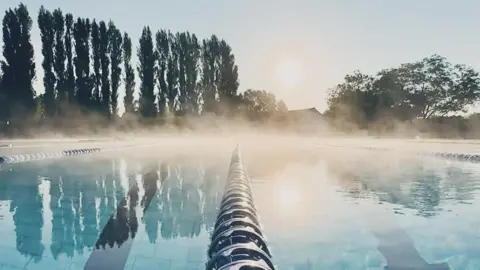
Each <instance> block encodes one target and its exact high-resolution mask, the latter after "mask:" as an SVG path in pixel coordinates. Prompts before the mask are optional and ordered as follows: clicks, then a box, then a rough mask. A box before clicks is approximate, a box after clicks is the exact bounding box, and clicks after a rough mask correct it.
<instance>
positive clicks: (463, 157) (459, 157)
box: [324, 144, 480, 163]
mask: <svg viewBox="0 0 480 270" xmlns="http://www.w3.org/2000/svg"><path fill="white" fill-rule="evenodd" d="M324 146H327V147H334V148H348V149H352V148H353V149H359V150H370V151H377V152H393V151H395V150H394V149H391V148H386V147H373V146H343V145H332V144H325V145H324ZM397 152H401V153H406V154H413V155H417V156H427V157H438V158H443V159H448V160H455V161H466V162H472V163H480V155H476V154H462V153H448V152H424V151H405V150H398V151H397Z"/></svg>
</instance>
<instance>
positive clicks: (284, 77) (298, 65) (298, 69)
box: [275, 58, 303, 88]
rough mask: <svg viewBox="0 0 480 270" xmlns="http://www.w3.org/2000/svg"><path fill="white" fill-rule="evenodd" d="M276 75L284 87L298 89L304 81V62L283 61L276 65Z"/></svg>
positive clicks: (292, 59) (295, 60) (291, 59)
mask: <svg viewBox="0 0 480 270" xmlns="http://www.w3.org/2000/svg"><path fill="white" fill-rule="evenodd" d="M275 75H276V79H277V81H278V82H279V83H280V84H281V85H282V86H285V87H288V88H292V87H296V86H298V85H299V84H300V82H301V81H302V79H303V66H302V62H300V61H299V60H297V59H294V58H290V59H283V60H282V61H280V62H279V63H278V64H277V65H276V72H275Z"/></svg>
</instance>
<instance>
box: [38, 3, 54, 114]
mask: <svg viewBox="0 0 480 270" xmlns="http://www.w3.org/2000/svg"><path fill="white" fill-rule="evenodd" d="M37 22H38V27H39V28H40V36H41V41H42V55H43V61H42V68H43V71H44V74H43V86H44V87H45V94H44V97H43V98H42V102H44V104H43V108H44V110H45V115H46V117H53V116H54V114H55V96H56V94H55V82H56V78H55V74H54V73H53V61H54V54H53V53H54V51H53V48H54V43H55V30H54V27H53V26H54V18H53V15H52V13H51V12H50V11H48V10H45V8H44V7H43V6H42V7H40V11H39V13H38V20H37Z"/></svg>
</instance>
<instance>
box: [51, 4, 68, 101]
mask: <svg viewBox="0 0 480 270" xmlns="http://www.w3.org/2000/svg"><path fill="white" fill-rule="evenodd" d="M53 32H54V33H55V47H54V62H53V69H54V71H55V75H56V83H57V84H56V87H55V90H56V93H57V98H58V102H57V103H59V104H63V103H65V102H66V98H67V95H68V93H67V88H66V70H65V60H66V54H65V42H64V38H65V18H64V16H63V13H62V11H61V10H60V9H56V10H54V11H53Z"/></svg>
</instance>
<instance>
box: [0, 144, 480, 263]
mask: <svg viewBox="0 0 480 270" xmlns="http://www.w3.org/2000/svg"><path fill="white" fill-rule="evenodd" d="M302 151H303V150H302ZM264 154H265V153H264ZM246 156H248V157H246V158H245V161H246V165H247V170H248V172H249V174H250V176H251V180H252V191H253V196H254V199H255V203H256V206H257V208H258V214H259V216H260V221H261V223H262V226H263V230H264V234H265V235H266V238H267V243H268V245H269V248H270V250H271V251H272V254H273V262H274V263H275V264H276V265H277V266H278V269H292V270H293V269H295V270H303V269H372V270H373V269H378V270H380V269H384V267H385V266H386V265H387V261H388V269H480V246H479V245H478V244H477V243H478V242H479V240H480V218H479V217H478V209H479V207H480V200H479V199H478V196H479V193H480V167H479V165H475V164H468V163H460V162H447V161H442V160H437V159H412V158H405V157H392V156H388V155H387V154H381V153H380V154H372V153H368V154H361V153H360V154H359V153H357V154H355V155H353V154H349V153H345V152H336V153H329V154H328V155H325V154H323V155H322V154H321V153H317V152H316V150H310V151H308V152H302V153H296V154H295V155H293V154H290V153H285V154H284V155H278V154H276V155H273V156H271V157H270V158H266V156H265V155H263V156H262V155H248V153H246ZM267 156H268V155H267ZM228 164H229V156H228V155H221V156H219V157H217V158H211V157H210V158H199V157H198V156H195V157H193V156H185V155H184V156H182V157H181V158H179V157H175V158H165V157H161V158H160V157H158V158H152V157H150V158H144V159H133V158H131V159H128V158H118V157H114V156H103V157H101V158H100V157H96V158H93V157H88V158H87V157H72V158H64V159H59V160H52V161H48V162H47V161H43V162H30V163H22V164H13V165H9V166H5V167H3V168H2V169H1V170H0V239H1V241H0V254H2V255H1V256H0V269H185V270H186V269H192V270H193V269H204V268H205V262H206V259H207V255H206V251H207V247H208V244H209V237H210V232H211V231H212V227H213V224H214V223H215V218H216V213H217V207H218V205H219V202H220V198H221V196H222V191H223V186H224V183H225V178H226V174H227V170H228Z"/></svg>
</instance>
